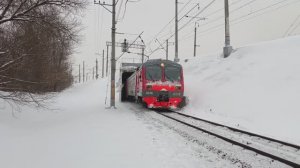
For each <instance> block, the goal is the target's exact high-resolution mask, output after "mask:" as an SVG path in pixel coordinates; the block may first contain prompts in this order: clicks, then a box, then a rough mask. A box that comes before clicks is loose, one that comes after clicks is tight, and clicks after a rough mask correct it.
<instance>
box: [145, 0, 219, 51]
mask: <svg viewBox="0 0 300 168" xmlns="http://www.w3.org/2000/svg"><path fill="white" fill-rule="evenodd" d="M215 1H216V0H212V1H211V2H210V3H209V4H207V5H206V6H205V7H204V8H203V9H202V10H200V11H199V12H198V13H197V14H196V15H195V16H194V17H197V16H199V15H200V14H201V13H202V12H204V11H205V10H206V9H207V8H208V7H210V6H211V5H212V4H213V3H214V2H215ZM193 19H194V18H191V19H190V20H189V21H188V22H187V23H186V24H185V25H183V26H182V27H181V28H179V29H178V31H180V30H182V29H183V28H184V27H185V26H186V25H188V24H189V23H190V22H191V21H192V20H193ZM174 35H175V33H173V34H172V35H171V36H170V37H169V38H168V39H170V38H172V37H173V36H174ZM164 43H165V42H164ZM164 43H163V44H164ZM158 48H159V47H158ZM155 51H157V49H155V50H154V51H152V53H150V54H149V56H150V55H152V54H153V53H154V52H155Z"/></svg>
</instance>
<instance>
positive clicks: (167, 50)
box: [166, 39, 169, 60]
mask: <svg viewBox="0 0 300 168" xmlns="http://www.w3.org/2000/svg"><path fill="white" fill-rule="evenodd" d="M168 55H169V40H168V39H167V41H166V60H168V59H169V58H168V57H169V56H168Z"/></svg>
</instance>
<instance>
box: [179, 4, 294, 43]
mask: <svg viewBox="0 0 300 168" xmlns="http://www.w3.org/2000/svg"><path fill="white" fill-rule="evenodd" d="M283 2H286V0H282V1H279V2H277V3H274V4H271V5H269V6H266V7H263V8H261V9H258V10H256V11H253V12H251V13H249V14H246V15H243V16H241V17H238V18H235V19H233V20H232V21H231V22H232V25H236V24H239V23H241V22H244V21H248V20H250V19H253V18H256V17H258V16H261V15H264V14H265V13H268V12H272V11H274V10H277V9H279V8H283V7H286V6H288V5H291V4H294V3H298V2H300V1H299V0H296V1H293V2H290V3H287V4H284V5H282V6H279V7H278V8H276V9H273V10H269V11H265V12H263V13H261V14H259V15H255V16H252V17H249V16H251V15H253V14H256V13H258V12H261V11H263V10H267V9H269V8H272V7H274V6H276V5H279V4H281V3H283ZM246 17H249V18H247V19H244V20H241V19H243V18H246ZM223 26H224V24H218V25H216V26H212V27H209V28H207V29H205V30H203V31H201V32H199V35H198V36H203V35H204V33H212V32H215V31H217V30H219V29H220V28H222V27H223ZM191 37H192V35H190V36H189V37H187V38H185V39H181V41H184V40H187V39H189V38H191Z"/></svg>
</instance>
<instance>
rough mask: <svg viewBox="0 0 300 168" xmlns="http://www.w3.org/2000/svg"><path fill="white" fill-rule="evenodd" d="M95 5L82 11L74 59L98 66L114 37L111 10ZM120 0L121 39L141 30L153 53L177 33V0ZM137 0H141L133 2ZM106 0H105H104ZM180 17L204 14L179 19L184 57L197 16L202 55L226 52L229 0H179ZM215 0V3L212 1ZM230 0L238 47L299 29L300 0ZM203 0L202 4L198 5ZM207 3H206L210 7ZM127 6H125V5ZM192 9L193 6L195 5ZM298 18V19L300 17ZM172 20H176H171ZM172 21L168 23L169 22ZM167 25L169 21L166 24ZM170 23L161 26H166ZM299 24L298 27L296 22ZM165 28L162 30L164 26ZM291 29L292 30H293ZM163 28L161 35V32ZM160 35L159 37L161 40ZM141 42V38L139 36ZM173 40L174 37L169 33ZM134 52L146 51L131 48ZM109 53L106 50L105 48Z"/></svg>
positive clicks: (171, 50) (136, 57)
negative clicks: (226, 12) (79, 40)
mask: <svg viewBox="0 0 300 168" xmlns="http://www.w3.org/2000/svg"><path fill="white" fill-rule="evenodd" d="M89 1H90V5H89V6H88V8H87V9H86V10H85V12H84V17H82V23H83V27H84V29H83V31H82V32H81V36H82V42H81V44H80V45H78V47H77V49H76V51H77V52H76V54H74V60H73V62H74V63H75V64H78V63H81V62H82V61H85V62H86V64H87V65H88V66H89V68H92V66H94V61H95V59H96V58H98V59H100V56H99V55H96V53H100V54H102V50H103V49H105V50H106V41H111V13H109V12H108V11H106V10H105V9H104V8H103V7H102V6H100V5H94V4H93V0H89ZM126 1H127V0H119V2H118V6H117V17H118V22H117V25H116V26H117V32H120V33H126V34H117V36H116V37H117V42H122V41H123V40H124V38H126V39H128V40H129V41H133V40H135V39H136V38H137V36H138V35H137V34H140V33H141V32H143V34H142V39H143V40H144V42H145V44H146V54H147V55H149V54H151V53H152V52H153V50H155V49H157V48H158V47H159V43H162V44H163V46H164V47H165V41H166V39H167V38H169V37H171V36H172V35H173V34H174V29H175V27H174V20H173V21H171V19H172V18H174V16H175V0H130V1H131V2H128V3H127V4H126V5H125V2H126ZM133 1H136V2H133ZM102 2H103V1H102ZM179 2H180V3H179V4H178V8H179V11H180V13H179V18H182V17H183V16H184V15H186V14H187V12H188V11H190V13H188V16H196V15H197V14H198V13H199V15H197V17H204V18H206V19H205V20H200V21H197V18H195V17H194V19H193V18H192V20H191V18H188V17H183V18H182V19H181V20H180V22H179V28H181V27H182V26H183V25H185V24H186V23H187V22H189V21H190V22H189V24H186V26H185V27H184V28H182V30H180V31H179V58H180V59H181V60H182V59H185V58H190V57H193V43H194V27H195V22H196V21H197V22H198V24H196V25H197V34H198V35H197V44H198V45H199V47H197V57H201V55H205V54H209V53H221V52H222V47H223V45H224V26H223V25H224V10H223V7H224V0H215V1H214V2H213V0H179ZM211 2H213V3H212V4H211V5H210V6H207V5H208V4H210V3H211ZM106 3H111V0H106ZM229 3H230V11H231V12H230V20H231V25H230V33H231V44H232V46H233V47H234V48H239V47H241V46H244V45H248V44H253V43H257V42H260V41H266V40H272V39H278V38H282V37H284V35H285V34H286V32H288V34H289V35H296V34H299V33H300V10H299V9H300V0H229ZM197 4H199V7H198V6H197ZM206 7H207V8H206ZM125 9H126V11H125ZM191 9H192V10H191ZM297 18H298V20H297ZM170 21H171V22H170ZM169 22H170V24H168V25H167V23H169ZM166 25H167V26H166ZM165 26H166V28H165V29H163V30H162V28H164V27H165ZM297 26H298V27H297ZM161 30H162V31H161ZM288 30H290V31H288ZM160 31H161V33H160V34H158V35H157V33H159V32H160ZM155 39H157V40H158V41H159V42H157V40H155ZM137 42H141V40H140V39H138V40H137ZM169 42H174V37H171V38H170V39H169ZM116 51H117V52H116V57H119V56H120V55H121V48H116ZM130 51H131V52H136V53H138V52H141V51H140V50H135V49H131V50H130ZM105 54H106V51H105ZM165 55H166V54H165V50H163V49H159V50H157V51H155V52H153V53H152V55H151V58H165ZM169 58H170V59H172V60H173V59H174V45H172V44H170V46H169ZM133 60H134V61H135V62H137V61H139V60H140V56H139V55H135V54H124V55H123V56H122V58H121V59H119V60H118V63H120V62H125V61H127V62H128V61H133Z"/></svg>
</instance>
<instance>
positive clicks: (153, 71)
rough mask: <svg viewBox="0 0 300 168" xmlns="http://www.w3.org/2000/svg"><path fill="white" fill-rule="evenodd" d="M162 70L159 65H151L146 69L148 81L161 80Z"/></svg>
mask: <svg viewBox="0 0 300 168" xmlns="http://www.w3.org/2000/svg"><path fill="white" fill-rule="evenodd" d="M161 77H162V69H161V67H160V66H159V65H149V66H147V67H146V79H147V80H152V81H158V80H161Z"/></svg>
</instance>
